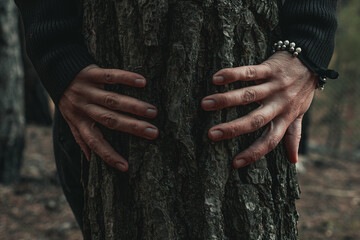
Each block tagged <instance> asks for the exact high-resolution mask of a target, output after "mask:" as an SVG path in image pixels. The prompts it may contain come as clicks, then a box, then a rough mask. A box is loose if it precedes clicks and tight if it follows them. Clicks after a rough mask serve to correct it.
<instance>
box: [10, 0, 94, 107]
mask: <svg viewBox="0 0 360 240" xmlns="http://www.w3.org/2000/svg"><path fill="white" fill-rule="evenodd" d="M15 2H16V4H17V6H18V8H19V9H20V12H21V15H22V19H23V22H24V27H25V38H26V45H27V52H28V55H29V57H30V59H31V61H32V63H33V65H34V67H35V69H36V71H37V72H38V74H39V76H40V79H41V81H42V83H43V85H44V87H45V88H46V90H47V91H48V93H49V94H50V96H51V98H52V99H53V101H54V102H55V104H56V105H57V104H58V102H59V99H60V97H61V95H62V93H63V92H64V91H65V89H66V88H67V87H68V85H69V84H70V82H71V81H72V80H73V79H74V77H75V76H76V75H77V73H79V72H80V71H81V69H83V68H84V67H86V66H88V65H90V64H92V63H94V62H95V61H94V60H93V58H92V57H91V56H90V54H89V53H88V51H87V49H86V47H85V45H84V42H83V41H84V40H83V37H82V34H81V29H82V13H81V8H80V4H79V1H76V0H61V1H58V0H15Z"/></svg>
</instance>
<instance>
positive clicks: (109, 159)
mask: <svg viewBox="0 0 360 240" xmlns="http://www.w3.org/2000/svg"><path fill="white" fill-rule="evenodd" d="M101 158H102V160H103V161H104V162H106V163H108V164H110V165H114V164H113V163H114V160H113V158H112V156H111V154H110V153H108V152H105V153H104V154H103V155H102V157H101Z"/></svg>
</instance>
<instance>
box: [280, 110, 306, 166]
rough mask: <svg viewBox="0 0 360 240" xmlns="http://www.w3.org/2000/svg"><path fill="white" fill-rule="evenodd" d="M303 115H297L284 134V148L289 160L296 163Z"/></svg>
mask: <svg viewBox="0 0 360 240" xmlns="http://www.w3.org/2000/svg"><path fill="white" fill-rule="evenodd" d="M303 116H304V115H301V116H299V117H297V118H296V119H295V120H294V121H293V122H292V123H291V124H290V126H289V127H288V129H287V131H286V134H285V148H286V152H287V157H288V160H289V162H291V163H297V161H298V150H299V144H300V139H301V123H302V119H303Z"/></svg>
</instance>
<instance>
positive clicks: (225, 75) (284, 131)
mask: <svg viewBox="0 0 360 240" xmlns="http://www.w3.org/2000/svg"><path fill="white" fill-rule="evenodd" d="M212 81H213V83H214V84H215V85H223V84H231V83H233V82H236V81H255V83H256V85H255V86H251V87H246V88H243V89H238V90H233V91H229V92H226V93H220V94H214V95H210V96H207V97H205V98H204V99H203V100H202V102H201V107H202V108H203V109H204V110H205V111H215V110H220V109H223V108H226V107H230V106H236V105H245V104H249V103H252V102H258V103H259V104H260V106H259V107H258V108H257V109H256V110H254V111H252V112H251V113H249V114H248V115H246V116H244V117H241V118H239V119H236V120H234V121H231V122H228V123H222V124H219V125H216V126H213V127H212V128H211V129H210V130H209V132H208V135H209V138H210V139H211V140H212V141H222V140H225V139H230V138H234V137H237V136H239V135H242V134H245V133H249V132H253V131H256V130H258V129H259V128H261V127H263V126H265V125H268V126H267V128H266V130H265V131H264V133H263V134H262V136H261V137H260V138H259V139H257V140H256V141H255V142H254V143H253V144H252V145H251V146H250V147H249V148H247V149H245V150H244V151H243V152H241V153H239V154H238V155H237V156H236V157H235V158H234V160H233V165H234V167H235V168H240V167H244V166H246V165H248V164H250V163H252V162H254V161H256V160H258V159H260V158H261V157H262V156H264V155H265V154H267V153H268V152H270V151H271V150H273V149H274V148H275V147H276V146H277V145H278V143H279V142H280V140H281V139H282V138H283V137H284V138H285V146H286V150H287V153H288V159H289V161H290V162H292V163H296V162H297V160H298V148H299V142H300V138H301V122H302V118H303V115H304V113H305V112H306V111H307V110H308V108H309V107H310V104H311V102H312V99H313V96H314V92H315V85H316V75H315V74H314V73H312V72H311V71H309V70H308V69H307V67H305V66H304V65H303V64H302V63H301V62H300V60H299V59H297V58H295V57H292V56H291V55H290V54H289V53H287V52H277V53H275V54H274V55H273V56H271V57H270V58H269V59H268V60H266V61H265V62H264V63H262V64H260V65H254V66H243V67H236V68H231V69H222V70H220V71H219V72H217V73H216V74H215V75H214V76H213V79H212ZM104 84H124V85H128V86H133V87H138V88H142V87H145V85H146V80H145V78H144V77H143V76H141V75H139V74H136V73H132V72H127V71H123V70H118V69H102V68H100V67H98V66H96V65H90V66H88V67H86V68H84V69H83V70H82V71H81V72H80V73H79V74H78V75H77V76H76V77H75V79H74V80H73V81H72V83H71V84H70V85H69V87H68V88H67V89H66V90H65V92H64V94H63V95H62V97H61V99H60V101H59V110H60V112H61V113H62V115H63V116H64V118H65V120H66V121H67V123H68V124H69V126H70V129H71V131H72V133H73V135H74V137H75V140H76V142H77V143H78V144H79V145H80V147H81V149H82V151H83V152H84V154H85V156H86V157H87V159H88V160H89V159H90V153H91V150H92V151H94V152H95V153H96V154H97V155H99V157H100V158H102V159H103V160H104V161H105V162H107V163H108V164H109V165H110V166H112V167H115V168H117V169H119V170H121V171H124V172H125V171H127V170H128V168H129V165H128V163H127V161H126V160H125V159H124V158H123V157H122V156H121V155H119V154H118V153H117V152H116V151H115V150H114V149H113V148H112V147H111V145H110V144H109V143H108V142H107V141H106V140H105V139H104V137H103V134H102V133H101V131H100V129H99V128H98V127H97V125H96V123H100V124H102V125H104V126H105V127H107V128H110V129H113V130H117V131H122V132H127V133H130V134H133V135H136V136H139V137H143V138H146V139H150V140H152V139H156V138H157V137H158V134H159V130H158V128H157V127H156V126H154V125H152V124H150V123H148V122H146V121H141V120H138V119H136V118H134V117H130V116H127V115H126V113H131V114H134V115H137V116H142V117H146V118H155V117H156V116H157V112H158V110H157V109H156V107H155V106H153V105H151V104H149V103H146V102H143V101H140V100H138V99H135V98H132V97H129V96H125V95H121V94H118V93H113V92H108V91H105V90H104ZM118 111H121V112H123V113H119V112H118ZM124 113H125V114H124Z"/></svg>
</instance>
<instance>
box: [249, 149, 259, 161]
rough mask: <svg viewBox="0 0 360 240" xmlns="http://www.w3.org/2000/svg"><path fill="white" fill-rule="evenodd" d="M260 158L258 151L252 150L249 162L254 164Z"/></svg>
mask: <svg viewBox="0 0 360 240" xmlns="http://www.w3.org/2000/svg"><path fill="white" fill-rule="evenodd" d="M261 157H262V154H261V152H260V151H259V150H254V151H252V152H251V154H250V158H249V162H255V161H257V160H259V159H260V158H261Z"/></svg>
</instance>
